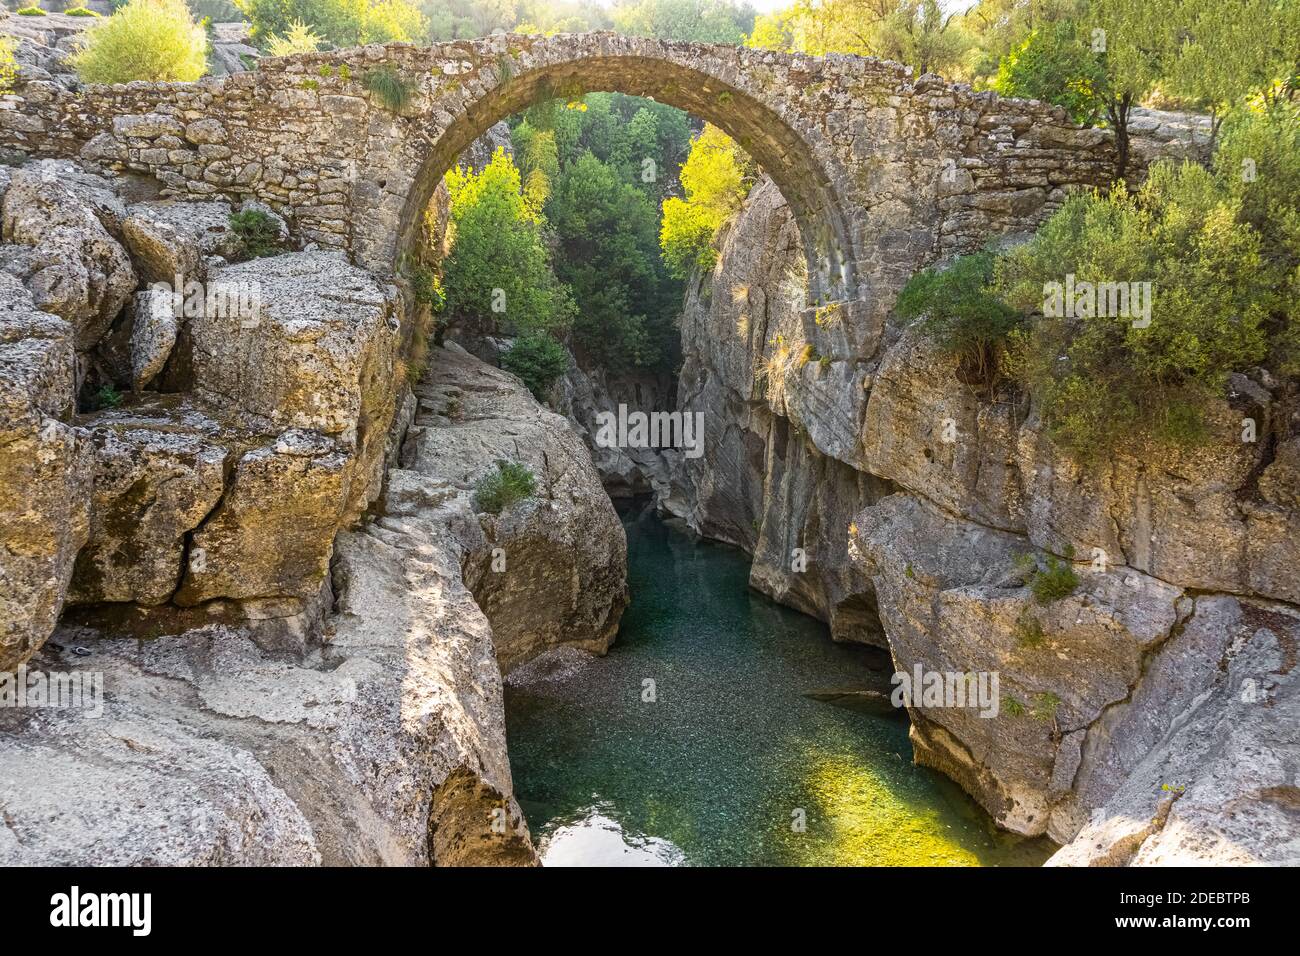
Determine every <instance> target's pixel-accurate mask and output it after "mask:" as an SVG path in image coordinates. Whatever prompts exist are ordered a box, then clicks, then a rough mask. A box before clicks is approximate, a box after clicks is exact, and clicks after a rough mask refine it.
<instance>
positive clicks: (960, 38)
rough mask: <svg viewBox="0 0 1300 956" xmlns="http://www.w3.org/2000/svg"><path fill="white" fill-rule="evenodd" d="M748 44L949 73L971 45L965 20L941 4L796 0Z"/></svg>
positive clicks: (767, 19) (927, 0) (761, 25)
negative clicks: (893, 62)
mask: <svg viewBox="0 0 1300 956" xmlns="http://www.w3.org/2000/svg"><path fill="white" fill-rule="evenodd" d="M746 43H747V44H748V45H749V46H753V47H760V48H766V49H778V50H785V51H787V52H800V53H811V54H813V55H815V56H820V55H822V54H826V53H858V54H862V55H864V56H876V57H881V58H883V59H887V60H897V61H898V62H900V63H906V64H908V65H909V66H912V67H913V68H915V69H916V70H917V72H920V73H930V72H937V73H949V74H951V73H955V72H957V71H958V70H960V68H961V65H962V62H963V61H964V59H965V58H966V53H967V51H968V50H969V48H970V46H971V40H970V38H969V37H968V36H967V34H966V33H965V31H964V30H963V29H962V22H961V19H960V18H958V17H957V16H956V15H955V13H950V12H947V11H945V10H944V8H943V6H942V4H940V3H939V0H795V2H794V3H793V4H791V5H790V6H789V7H786V8H785V9H783V10H779V11H777V12H775V13H772V14H768V15H766V16H762V17H759V18H758V19H757V21H756V22H755V24H754V29H753V31H752V32H751V33H750V34H749V37H748V38H747V40H746Z"/></svg>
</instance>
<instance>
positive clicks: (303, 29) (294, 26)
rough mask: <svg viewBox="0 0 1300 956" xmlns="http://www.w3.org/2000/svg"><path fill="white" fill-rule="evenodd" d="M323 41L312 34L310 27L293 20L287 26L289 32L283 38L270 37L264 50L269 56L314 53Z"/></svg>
mask: <svg viewBox="0 0 1300 956" xmlns="http://www.w3.org/2000/svg"><path fill="white" fill-rule="evenodd" d="M323 39H324V38H323V37H319V36H317V35H316V34H315V33H313V32H312V29H311V27H309V26H307V24H305V23H303V22H302V21H301V20H294V21H293V22H291V23H290V24H289V30H288V32H286V33H285V34H284V36H275V37H271V40H270V42H269V43H267V45H266V49H267V52H268V53H270V54H271V56H292V55H293V54H295V53H315V52H316V51H317V50H319V49H320V45H321V41H322V40H323ZM322 69H323V67H322ZM322 75H324V74H322Z"/></svg>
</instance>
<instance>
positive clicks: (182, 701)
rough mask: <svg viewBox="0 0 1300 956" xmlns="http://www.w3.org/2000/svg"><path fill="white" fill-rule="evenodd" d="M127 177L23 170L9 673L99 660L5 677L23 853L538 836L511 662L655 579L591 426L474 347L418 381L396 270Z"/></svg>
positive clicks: (308, 859)
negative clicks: (41, 692)
mask: <svg viewBox="0 0 1300 956" xmlns="http://www.w3.org/2000/svg"><path fill="white" fill-rule="evenodd" d="M125 185H126V184H124V183H123V182H122V181H121V180H109V179H105V178H101V177H99V176H96V175H93V174H89V173H85V172H84V171H83V170H81V169H79V168H77V167H75V166H73V165H72V164H70V163H67V162H62V161H43V162H38V163H32V164H29V165H27V166H23V167H21V168H18V169H17V170H15V171H14V172H13V173H12V175H11V176H8V177H6V178H5V179H4V180H3V181H0V193H2V195H0V202H3V208H4V212H5V219H4V238H5V240H6V242H5V243H4V244H2V245H0V372H3V374H2V375H0V479H2V480H0V583H2V584H3V585H4V587H3V588H0V672H8V673H3V674H0V676H3V677H4V678H5V679H6V680H7V681H9V679H10V678H15V677H16V678H19V679H25V678H22V675H24V674H33V673H35V674H39V675H40V676H41V678H42V679H45V678H47V677H49V676H50V675H54V676H56V677H57V678H58V680H60V681H63V682H67V681H81V680H84V681H86V682H87V686H92V685H93V683H94V682H96V681H97V682H99V685H98V687H99V692H98V693H97V694H96V695H94V696H93V699H92V700H89V701H85V703H88V704H92V705H94V706H93V707H90V708H89V709H88V708H86V707H76V706H74V707H59V708H49V709H46V708H34V707H12V706H7V707H4V708H0V805H2V806H3V807H4V819H5V824H6V825H5V826H4V827H3V828H0V862H4V863H45V864H49V863H66V864H101V863H116V864H177V865H179V864H259V863H260V864H313V863H326V864H330V863H334V864H340V863H371V864H373V863H400V864H429V863H433V864H440V865H459V864H515V863H523V864H530V863H533V862H535V856H534V854H533V850H532V847H531V843H530V841H529V837H528V832H527V828H526V826H525V825H524V823H523V820H522V817H521V815H520V813H519V810H518V807H517V805H516V804H515V801H514V797H513V794H512V787H511V779H510V765H509V761H508V758H507V753H506V741H505V726H504V714H503V709H502V707H503V705H502V694H501V681H502V672H503V671H505V670H509V669H510V668H512V667H514V666H516V665H518V664H519V663H522V662H524V661H526V660H528V659H529V658H530V657H531V656H533V655H535V654H537V653H539V652H541V651H542V650H545V649H547V648H549V647H551V646H555V645H567V646H573V647H579V648H583V649H585V650H588V651H594V652H603V651H604V650H605V648H606V647H608V645H609V643H610V641H611V640H612V639H613V636H614V633H615V631H616V630H617V627H618V621H619V617H620V615H621V613H622V610H623V607H624V606H625V604H626V600H627V597H626V583H625V575H626V543H625V539H624V536H623V531H622V527H621V525H620V523H619V521H618V518H617V516H616V514H615V512H614V509H613V506H612V505H611V503H610V501H609V499H608V497H607V496H606V495H605V493H604V491H603V489H602V488H601V485H600V481H599V478H598V476H597V474H596V472H595V470H594V468H593V466H592V463H591V460H590V456H589V455H588V454H587V451H586V449H585V448H584V447H583V445H582V443H581V440H580V439H579V438H578V437H577V436H576V435H575V434H574V433H573V431H572V430H571V429H570V427H569V425H568V424H567V422H565V420H564V419H563V418H561V417H560V416H558V415H555V414H553V413H551V412H549V411H546V410H545V409H543V408H541V407H540V406H539V405H538V404H537V403H536V402H535V401H534V400H533V398H532V397H531V396H530V395H529V393H528V392H527V390H526V389H525V388H524V387H523V385H522V384H521V383H520V382H519V381H518V380H517V379H515V378H514V377H512V376H510V375H507V374H505V373H502V372H500V371H499V370H496V369H493V368H490V367H489V366H486V365H484V364H483V363H482V362H480V361H478V360H477V359H474V358H472V357H471V356H469V355H468V354H467V353H465V352H463V351H461V350H459V349H456V348H449V349H446V350H438V351H437V352H436V353H435V354H434V355H433V356H431V358H430V361H429V366H430V370H429V372H428V373H426V375H425V376H424V378H423V379H422V380H421V381H419V382H418V383H417V384H416V385H415V388H414V391H413V392H412V390H411V388H410V387H409V386H408V385H407V384H406V379H405V376H404V375H403V374H402V368H403V364H402V356H403V355H404V353H405V350H406V348H407V347H408V344H409V342H410V340H411V338H412V336H413V325H414V324H415V323H416V322H418V321H419V318H420V316H419V313H418V311H417V310H416V309H415V308H414V307H408V305H407V304H406V300H405V299H404V297H403V295H402V293H401V291H400V290H399V288H398V287H397V286H396V285H394V284H392V283H391V281H389V280H387V279H381V278H379V277H376V276H374V275H372V274H370V273H368V272H366V271H364V270H362V269H359V268H356V267H354V266H352V265H350V264H349V263H348V262H347V261H346V259H345V258H344V257H343V256H342V255H341V254H339V253H337V252H324V251H318V250H312V249H307V250H303V251H293V250H292V249H291V248H289V249H286V250H285V251H284V252H282V253H281V254H277V255H272V256H268V257H263V258H255V259H251V260H249V261H245V262H237V263H235V262H231V261H230V258H231V257H234V256H237V255H239V253H240V252H241V251H242V250H240V248H239V243H238V239H237V237H235V236H233V235H232V234H231V233H230V228H229V223H230V215H231V212H232V211H233V210H232V208H231V207H230V206H229V205H227V204H224V203H216V202H210V203H195V204H186V203H177V202H172V201H162V202H159V201H154V200H151V199H139V197H138V196H130V197H128V196H125V195H123V191H124V189H125ZM128 199H130V200H132V201H128ZM137 199H139V201H134V200H137ZM47 219H49V220H52V221H53V222H55V225H54V226H53V227H51V228H36V227H35V226H33V225H32V224H33V222H40V221H45V220H47ZM281 238H282V240H285V241H287V239H288V236H287V232H282V234H281ZM175 273H180V274H182V275H183V277H184V281H185V282H186V283H188V282H190V281H193V282H195V283H198V284H200V286H201V289H202V294H201V295H200V296H199V297H198V299H197V300H196V301H195V302H193V303H191V302H190V301H189V298H188V296H186V297H184V301H183V302H182V300H181V299H178V298H176V297H174V296H173V294H172V291H168V290H162V289H155V288H141V285H142V283H144V282H158V281H169V282H170V281H174V279H175ZM234 290H237V291H238V295H234ZM218 291H220V292H221V295H220V296H216V298H215V299H214V293H216V292H218ZM245 292H247V293H248V294H247V295H246V296H245V295H244V293H245ZM225 295H233V296H234V299H235V301H225V300H223V299H222V296H225ZM191 305H193V306H194V307H193V308H191V307H190V306H191ZM502 460H509V461H512V462H517V463H520V464H522V465H524V466H526V467H527V468H529V469H530V470H531V471H532V473H533V475H534V477H535V479H536V488H535V491H534V492H533V493H532V494H531V495H529V496H527V497H526V498H525V499H524V500H521V501H516V502H513V503H511V504H510V505H509V506H508V507H505V508H503V509H501V510H500V512H499V513H494V514H489V513H485V512H483V511H481V509H479V508H478V507H477V499H476V496H475V486H476V484H477V483H478V482H479V481H480V480H481V479H483V478H484V476H486V475H488V474H489V473H491V472H494V471H495V470H496V469H497V466H498V462H499V461H502ZM24 667H26V671H23V670H22V668H24ZM15 672H16V674H15ZM5 686H6V688H7V690H6V691H5V692H6V693H9V692H11V691H12V686H13V685H12V681H9V682H8V683H6V685H5Z"/></svg>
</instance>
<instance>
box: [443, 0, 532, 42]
mask: <svg viewBox="0 0 1300 956" xmlns="http://www.w3.org/2000/svg"><path fill="white" fill-rule="evenodd" d="M420 11H421V13H423V14H424V16H425V18H426V19H427V20H428V21H429V30H428V35H429V38H430V39H432V40H469V39H473V38H474V37H482V36H487V35H489V34H490V33H492V31H493V30H509V29H510V28H511V27H513V26H514V24H515V23H516V22H517V21H518V18H519V15H520V11H519V4H518V3H516V2H515V0H423V2H422V3H420Z"/></svg>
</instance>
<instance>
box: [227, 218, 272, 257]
mask: <svg viewBox="0 0 1300 956" xmlns="http://www.w3.org/2000/svg"><path fill="white" fill-rule="evenodd" d="M230 228H231V230H232V231H233V232H234V233H235V236H236V237H237V238H238V239H239V252H238V253H236V255H234V256H233V257H232V258H233V259H234V260H235V261H236V262H244V261H247V260H248V259H260V258H262V257H264V256H274V255H278V254H279V253H281V252H283V251H284V245H283V243H282V242H281V241H280V225H279V223H277V222H276V221H275V220H274V219H273V218H271V217H270V216H268V215H267V214H266V213H264V212H262V211H261V210H259V209H247V210H245V211H243V212H237V213H235V214H234V215H232V216H231V217H230Z"/></svg>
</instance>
